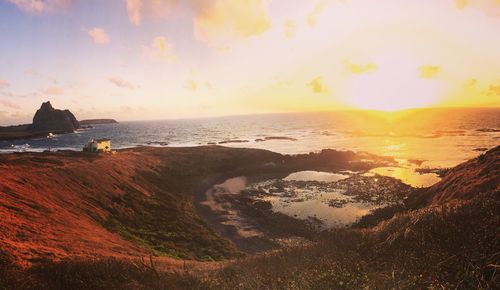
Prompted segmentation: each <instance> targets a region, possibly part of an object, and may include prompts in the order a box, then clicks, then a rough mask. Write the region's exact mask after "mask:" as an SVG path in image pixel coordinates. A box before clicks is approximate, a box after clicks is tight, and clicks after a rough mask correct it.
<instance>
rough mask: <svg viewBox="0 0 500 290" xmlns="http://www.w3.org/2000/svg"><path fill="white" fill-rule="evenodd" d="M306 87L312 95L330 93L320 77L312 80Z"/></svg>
mask: <svg viewBox="0 0 500 290" xmlns="http://www.w3.org/2000/svg"><path fill="white" fill-rule="evenodd" d="M308 86H309V87H310V88H311V90H312V91H313V92H314V93H317V94H322V93H327V92H329V91H330V90H329V89H328V87H327V85H326V84H325V81H324V80H323V77H321V76H319V77H316V78H314V79H313V80H312V81H311V82H309V83H308Z"/></svg>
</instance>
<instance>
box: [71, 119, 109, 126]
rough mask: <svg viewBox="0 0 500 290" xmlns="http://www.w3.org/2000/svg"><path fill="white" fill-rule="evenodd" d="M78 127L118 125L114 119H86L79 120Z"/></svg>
mask: <svg viewBox="0 0 500 290" xmlns="http://www.w3.org/2000/svg"><path fill="white" fill-rule="evenodd" d="M79 122H80V126H88V125H99V124H118V121H116V120H115V119H88V120H81V121H79Z"/></svg>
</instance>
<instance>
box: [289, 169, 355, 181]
mask: <svg viewBox="0 0 500 290" xmlns="http://www.w3.org/2000/svg"><path fill="white" fill-rule="evenodd" d="M348 177H349V175H346V174H339V173H330V172H321V171H312V170H307V171H299V172H294V173H292V174H290V175H288V176H287V177H285V178H284V179H283V180H295V181H321V182H335V181H339V180H342V179H346V178H348Z"/></svg>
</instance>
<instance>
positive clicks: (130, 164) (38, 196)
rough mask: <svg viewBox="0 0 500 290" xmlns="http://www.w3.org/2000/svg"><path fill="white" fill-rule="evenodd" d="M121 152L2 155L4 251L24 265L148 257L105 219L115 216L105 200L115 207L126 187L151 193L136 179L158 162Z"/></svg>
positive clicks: (1, 238) (1, 236)
mask: <svg viewBox="0 0 500 290" xmlns="http://www.w3.org/2000/svg"><path fill="white" fill-rule="evenodd" d="M118 155H119V157H118V156H112V155H109V156H95V155H84V154H77V153H54V154H44V155H41V154H22V155H3V156H1V157H0V172H1V173H0V217H1V219H0V228H1V231H0V244H1V245H2V247H1V250H2V251H4V252H7V253H9V254H10V255H11V256H13V257H14V258H15V259H16V260H18V261H19V262H21V263H29V262H35V261H39V260H58V259H62V258H64V257H67V256H69V255H71V256H87V257H91V256H130V255H133V256H137V255H142V256H145V255H148V253H149V251H148V250H147V249H144V248H141V247H139V246H137V245H134V244H132V243H131V242H128V241H125V240H124V239H122V238H121V237H120V236H118V235H116V234H113V233H110V232H109V231H107V230H105V229H104V228H103V227H102V225H101V223H100V222H102V221H103V220H105V219H106V218H107V216H108V215H109V214H110V213H109V211H106V210H104V209H103V206H102V204H101V203H107V204H108V205H109V206H113V205H112V203H110V200H111V199H113V198H118V197H119V196H120V195H123V194H125V192H124V188H127V187H128V188H133V189H135V190H136V191H137V192H139V193H141V194H143V195H150V194H151V192H150V191H149V190H148V189H147V188H144V187H141V186H140V185H139V183H136V182H132V181H133V179H134V176H135V175H136V172H137V170H138V168H141V169H142V170H146V169H149V170H154V167H155V166H156V165H157V161H155V160H154V159H153V158H147V156H139V155H137V154H136V153H133V152H123V153H120V154H118ZM117 209H118V208H117ZM118 210H119V209H118Z"/></svg>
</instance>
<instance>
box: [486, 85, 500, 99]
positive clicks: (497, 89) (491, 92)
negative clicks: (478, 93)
mask: <svg viewBox="0 0 500 290" xmlns="http://www.w3.org/2000/svg"><path fill="white" fill-rule="evenodd" d="M486 94H487V95H488V96H494V97H500V84H498V85H490V86H489V87H488V90H487V93H486Z"/></svg>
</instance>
